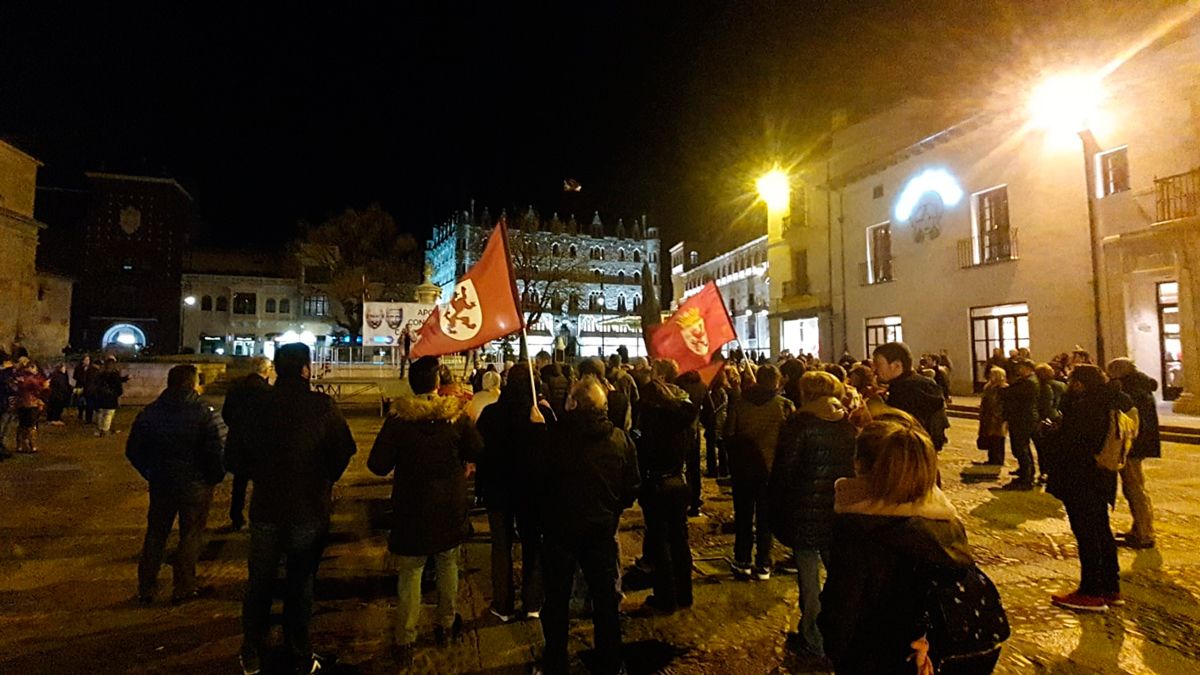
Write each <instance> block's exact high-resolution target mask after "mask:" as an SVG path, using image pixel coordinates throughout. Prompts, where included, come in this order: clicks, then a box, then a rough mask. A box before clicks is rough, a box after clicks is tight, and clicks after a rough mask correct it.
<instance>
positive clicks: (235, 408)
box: [221, 356, 271, 532]
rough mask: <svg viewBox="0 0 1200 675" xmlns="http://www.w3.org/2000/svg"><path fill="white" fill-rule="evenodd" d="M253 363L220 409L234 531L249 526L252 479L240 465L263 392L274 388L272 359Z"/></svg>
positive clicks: (226, 396) (230, 517)
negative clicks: (225, 429) (230, 479)
mask: <svg viewBox="0 0 1200 675" xmlns="http://www.w3.org/2000/svg"><path fill="white" fill-rule="evenodd" d="M251 364H252V365H253V366H254V372H253V373H250V374H249V375H247V376H245V377H243V378H241V379H240V380H238V381H237V382H235V383H234V384H233V386H231V387H229V392H228V393H226V394H225V404H224V405H223V406H222V407H221V417H223V418H224V419H225V424H226V425H227V426H228V427H229V437H228V438H227V439H226V441H225V466H226V467H227V468H228V469H229V471H230V472H231V473H232V474H233V488H232V490H231V492H230V495H229V526H230V529H232V530H234V531H235V532H236V531H237V530H240V529H242V528H243V527H245V525H246V517H245V515H244V514H245V511H246V486H247V485H249V483H250V478H249V476H247V475H246V472H245V471H243V470H242V469H241V467H240V466H239V465H238V462H239V461H241V459H242V457H244V456H245V454H246V452H247V449H246V447H245V445H246V443H247V442H248V440H247V439H248V438H249V437H250V436H251V435H252V433H253V428H254V424H255V420H254V406H255V405H256V404H257V401H258V399H259V398H260V397H261V396H262V395H263V393H264V392H267V391H270V389H271V384H270V383H269V382H268V381H267V378H269V377H270V376H271V360H270V359H268V358H267V357H265V356H256V357H254V358H253V359H251Z"/></svg>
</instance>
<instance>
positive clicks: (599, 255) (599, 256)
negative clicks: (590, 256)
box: [596, 246, 604, 260]
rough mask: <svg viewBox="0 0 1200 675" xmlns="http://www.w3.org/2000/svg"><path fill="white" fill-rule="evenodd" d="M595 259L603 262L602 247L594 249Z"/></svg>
mask: <svg viewBox="0 0 1200 675" xmlns="http://www.w3.org/2000/svg"><path fill="white" fill-rule="evenodd" d="M596 259H597V260H604V247H603V246H597V247H596Z"/></svg>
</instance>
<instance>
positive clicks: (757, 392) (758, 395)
mask: <svg viewBox="0 0 1200 675" xmlns="http://www.w3.org/2000/svg"><path fill="white" fill-rule="evenodd" d="M776 396H778V394H777V393H776V392H775V389H774V388H773V387H764V386H762V385H761V384H756V385H754V386H753V387H750V388H749V389H747V390H746V392H745V393H744V394H742V398H744V399H746V400H747V401H749V402H750V403H753V404H754V405H766V404H768V403H770V402H771V401H774V400H775V397H776Z"/></svg>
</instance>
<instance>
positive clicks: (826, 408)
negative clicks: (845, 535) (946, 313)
mask: <svg viewBox="0 0 1200 675" xmlns="http://www.w3.org/2000/svg"><path fill="white" fill-rule="evenodd" d="M838 384H839V383H838V382H837V380H836V378H834V377H833V376H832V375H830V374H829V373H825V372H820V371H813V372H808V373H805V374H804V377H803V378H801V380H800V394H801V397H802V398H803V400H804V405H802V406H800V408H799V409H798V410H797V411H796V413H795V414H794V415H792V416H791V417H790V418H789V419H788V420H787V422H786V423H785V424H784V425H783V429H782V430H780V432H779V445H778V447H777V449H776V451H775V462H774V466H772V468H771V478H770V482H769V484H768V488H767V492H768V494H769V500H770V514H771V515H770V520H771V531H772V532H773V533H774V534H775V538H776V539H778V540H779V541H780V543H782V544H783V545H784V546H787V547H789V548H791V549H793V551H794V553H795V559H796V568H797V570H798V572H799V573H798V575H797V582H798V584H799V587H800V609H801V616H800V625H799V627H798V628H797V631H796V633H795V634H794V636H789V643H790V644H791V645H792V646H794V647H795V648H796V649H797V650H798V651H800V652H801V653H804V654H807V655H811V656H813V657H816V658H824V656H825V650H824V647H823V645H822V640H821V633H820V631H819V630H818V628H817V617H818V615H819V614H820V612H821V600H820V594H821V581H820V573H821V564H822V563H824V564H825V566H826V568H828V566H829V546H830V537H831V533H832V532H833V503H834V483H835V482H836V481H837V480H838V479H839V478H846V477H849V476H853V475H854V443H855V438H856V437H857V436H858V432H857V429H856V428H855V426H854V424H853V423H851V422H850V420H849V416H848V414H847V413H846V410H845V408H843V407H842V404H841V401H840V400H839V398H838V397H837V396H836V391H837V387H838Z"/></svg>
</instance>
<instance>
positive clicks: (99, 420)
mask: <svg viewBox="0 0 1200 675" xmlns="http://www.w3.org/2000/svg"><path fill="white" fill-rule="evenodd" d="M128 381H129V378H128V377H126V376H124V375H122V374H121V371H120V370H119V369H118V368H117V358H116V357H115V356H109V357H106V358H105V359H104V367H103V368H101V369H100V371H99V372H97V373H96V375H95V377H93V378H92V379H91V381H90V383H89V384H90V386H91V389H90V390H86V391H85V392H84V396H87V399H88V405H89V406H91V407H93V408H95V409H96V411H97V413H98V415H97V417H96V435H97V436H103V435H105V434H108V433H112V423H113V418H114V417H115V416H116V414H117V408H118V407H119V406H120V405H121V396H122V395H123V394H124V393H125V383H126V382H128Z"/></svg>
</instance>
